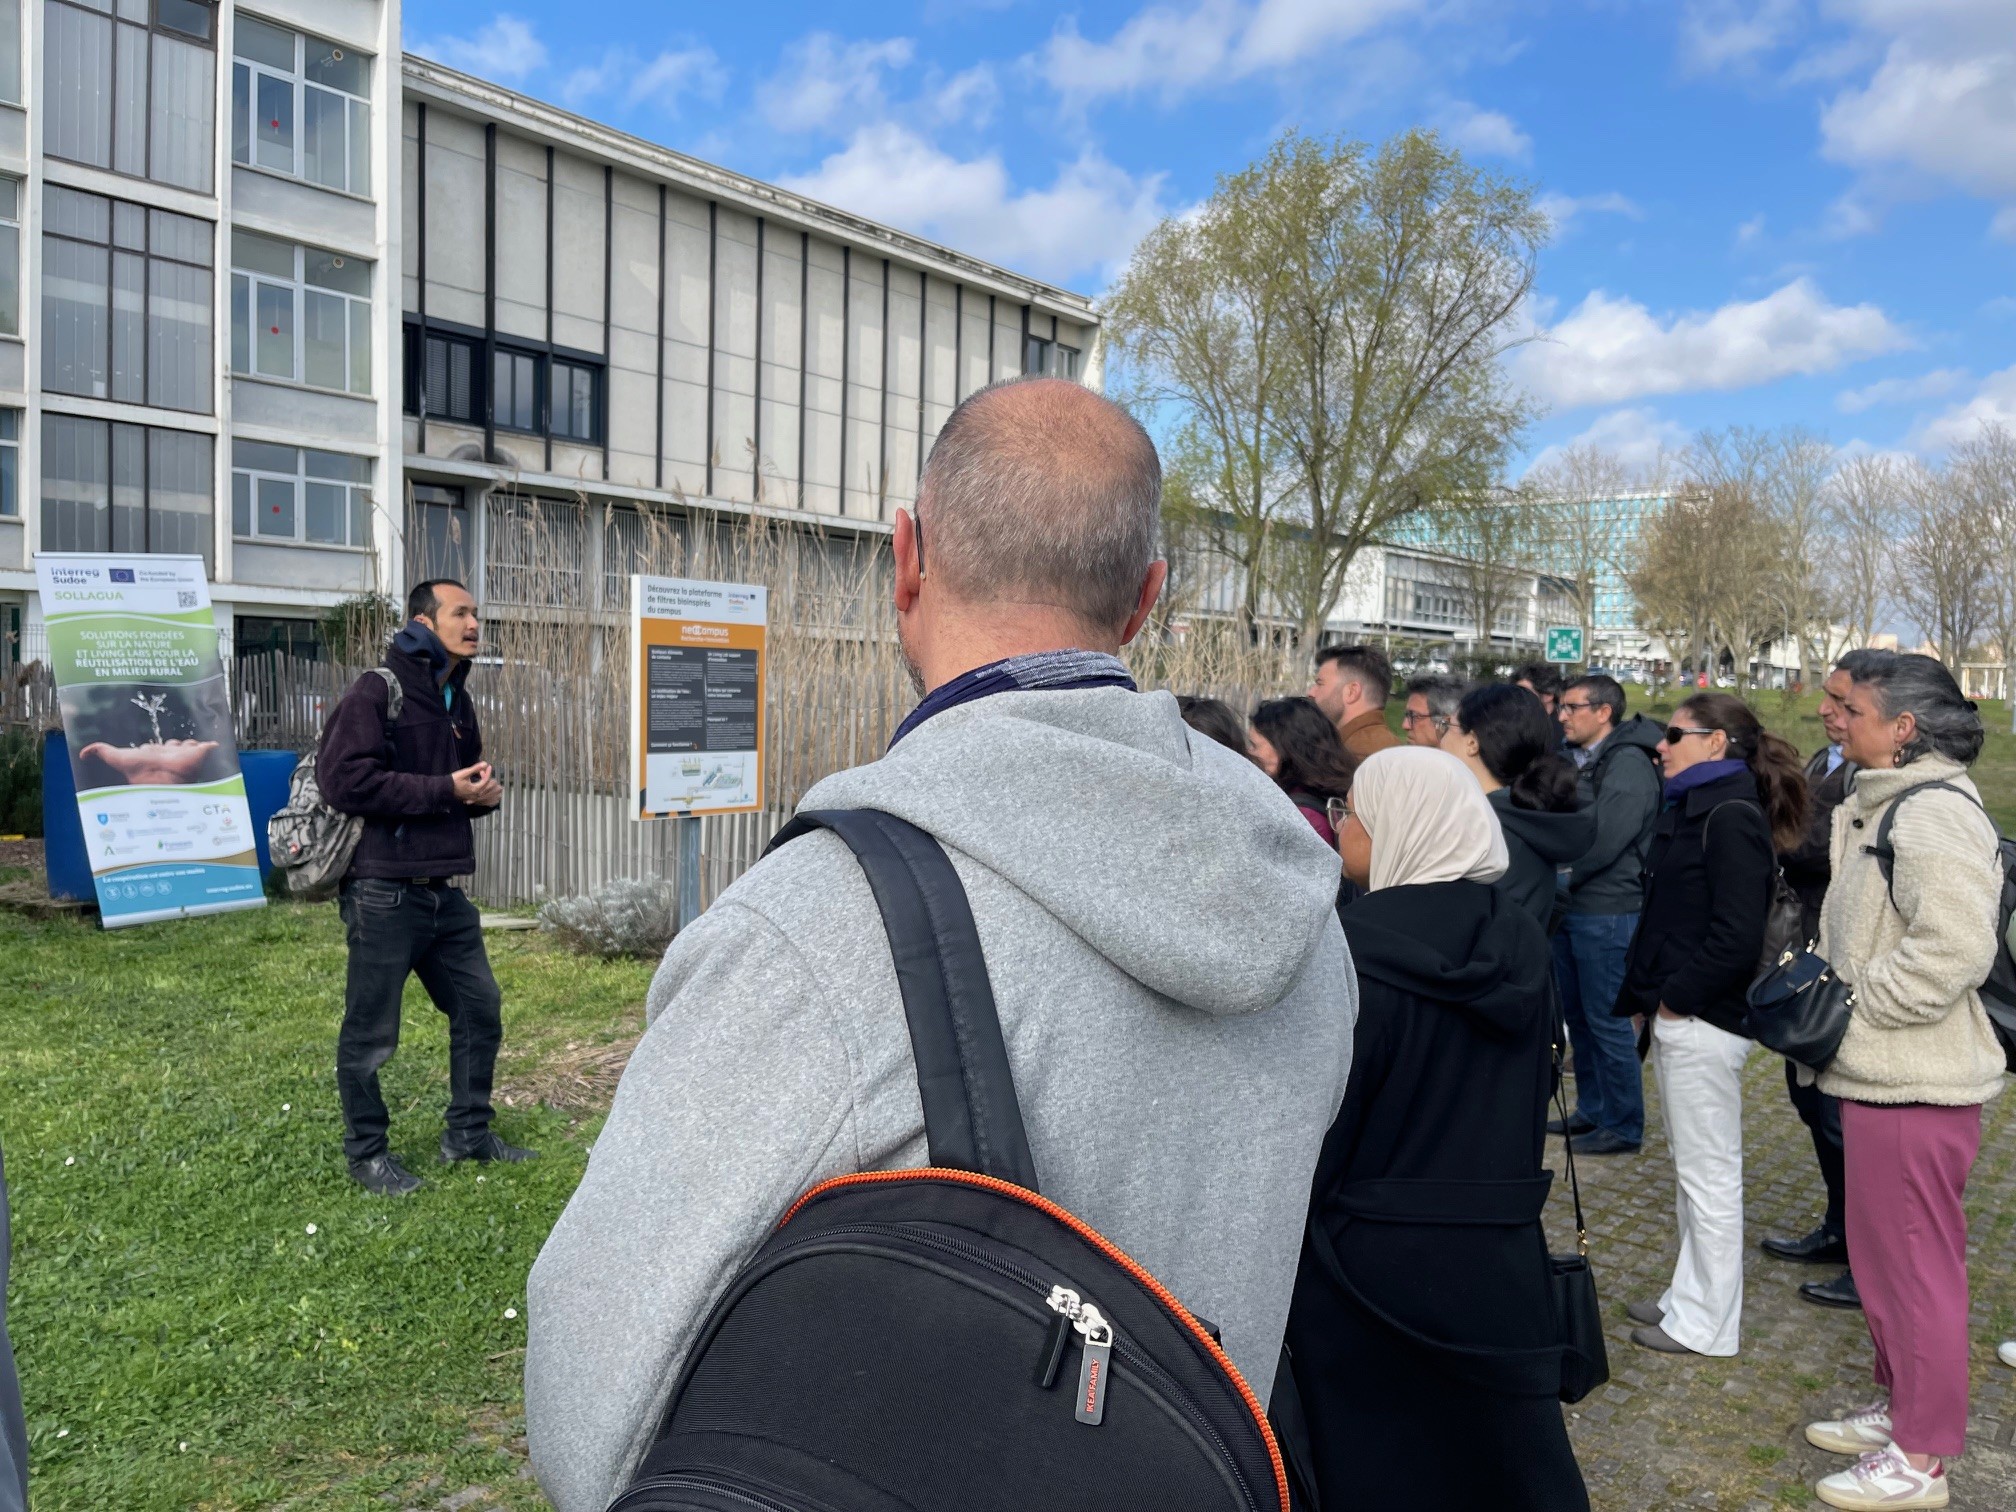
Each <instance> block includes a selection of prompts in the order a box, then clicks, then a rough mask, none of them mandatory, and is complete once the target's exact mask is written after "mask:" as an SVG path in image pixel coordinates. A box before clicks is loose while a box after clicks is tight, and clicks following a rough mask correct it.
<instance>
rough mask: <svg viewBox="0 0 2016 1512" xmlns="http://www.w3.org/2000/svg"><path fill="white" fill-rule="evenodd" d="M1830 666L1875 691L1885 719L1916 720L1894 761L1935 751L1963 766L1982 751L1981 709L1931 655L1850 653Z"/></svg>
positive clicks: (1908, 760)
mask: <svg viewBox="0 0 2016 1512" xmlns="http://www.w3.org/2000/svg"><path fill="white" fill-rule="evenodd" d="M1835 665H1836V666H1838V667H1839V668H1841V670H1842V671H1844V672H1846V673H1847V674H1848V676H1849V679H1850V680H1851V681H1854V682H1858V683H1861V684H1863V685H1864V686H1866V687H1870V688H1874V689H1875V690H1876V701H1877V702H1878V703H1879V704H1881V705H1882V707H1883V717H1884V718H1885V719H1895V718H1897V717H1898V716H1899V715H1902V714H1909V715H1910V716H1911V717H1912V718H1913V719H1915V720H1917V722H1918V737H1917V739H1915V740H1913V741H1912V742H1911V743H1910V744H1909V745H1907V746H1900V747H1899V748H1898V751H1897V765H1899V766H1909V765H1910V764H1911V763H1912V762H1914V761H1916V760H1917V759H1918V758H1919V757H1921V756H1924V755H1926V754H1928V753H1930V752H1933V751H1937V752H1938V753H1939V754H1940V755H1941V756H1944V757H1947V758H1949V759H1950V760H1953V761H1957V762H1959V763H1960V764H1961V765H1962V766H1972V765H1973V764H1974V759H1975V758H1976V757H1977V756H1979V755H1980V754H1981V746H1982V744H1983V743H1984V742H1985V741H1986V740H1987V738H1988V731H1987V729H1986V727H1985V726H1984V725H1983V724H1982V723H1981V714H1980V711H1979V710H1977V709H1976V708H1975V707H1974V704H1973V703H1972V702H1971V701H1970V700H1969V699H1968V697H1967V695H1966V694H1964V693H1962V692H1961V691H1960V684H1958V683H1957V682H1955V681H1953V674H1952V673H1951V672H1948V671H1947V670H1946V668H1945V667H1944V666H1942V665H1941V664H1940V663H1939V661H1938V660H1937V659H1936V658H1934V657H1930V656H1920V655H1918V654H1917V653H1916V652H1897V651H1850V652H1849V653H1848V654H1847V655H1846V656H1844V657H1842V658H1841V660H1840V661H1838V662H1836V663H1835Z"/></svg>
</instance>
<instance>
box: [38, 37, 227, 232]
mask: <svg viewBox="0 0 2016 1512" xmlns="http://www.w3.org/2000/svg"><path fill="white" fill-rule="evenodd" d="M43 21H44V36H43V45H42V53H43V70H42V93H43V97H44V98H43V112H42V133H43V142H42V145H43V148H44V150H45V151H47V152H48V153H49V155H50V156H51V157H59V158H68V159H69V160H70V161H72V162H75V163H88V164H90V165H91V166H92V167H94V168H109V169H111V170H112V171H113V172H114V173H127V174H131V175H133V176H134V177H135V178H145V179H152V180H153V181H154V182H156V183H161V184H174V185H176V186H177V187H178V188H182V189H193V190H195V191H196V192H197V193H199V194H208V193H210V192H211V191H212V189H213V187H214V185H213V183H212V178H211V142H212V140H213V132H214V127H215V119H214V115H213V102H214V100H215V97H216V92H217V91H216V75H217V54H216V50H215V49H216V28H217V10H216V7H215V6H214V5H212V4H209V3H206V0H117V7H116V14H115V7H114V0H47V4H46V9H45V10H44V12H43Z"/></svg>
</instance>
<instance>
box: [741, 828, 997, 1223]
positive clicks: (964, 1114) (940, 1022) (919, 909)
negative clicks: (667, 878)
mask: <svg viewBox="0 0 2016 1512" xmlns="http://www.w3.org/2000/svg"><path fill="white" fill-rule="evenodd" d="M815 829H823V830H828V831H830V832H831V833H833V834H835V835H838V836H839V837H840V839H841V840H843V841H845V842H846V845H847V848H848V849H849V850H851V851H853V852H854V857H855V859H856V860H857V861H859V862H860V863H861V870H862V871H863V872H865V873H866V874H867V877H868V886H869V888H870V890H871V891H873V893H874V894H875V906H876V907H877V908H878V909H880V910H881V913H882V925H883V928H884V929H885V930H886V931H887V932H888V935H889V952H890V955H891V957H892V958H893V959H894V961H895V963H896V982H897V986H898V987H899V988H900V989H901V991H902V994H903V1015H904V1017H905V1018H906V1019H907V1020H908V1021H909V1027H910V1050H911V1054H912V1056H913V1057H914V1058H915V1059H916V1062H917V1092H918V1096H919V1098H920V1099H921V1101H922V1102H923V1104H924V1137H925V1141H926V1143H927V1144H928V1146H929V1148H930V1158H931V1164H933V1165H934V1166H943V1167H947V1168H950V1169H952V1170H959V1171H973V1172H975V1173H977V1174H979V1175H982V1176H993V1177H997V1178H999V1179H1000V1180H1002V1181H1009V1182H1013V1183H1014V1184H1015V1185H1016V1186H1019V1187H1024V1188H1026V1189H1027V1190H1029V1191H1032V1192H1033V1191H1035V1190H1036V1162H1035V1159H1034V1157H1033V1156H1031V1155H1030V1153H1029V1136H1028V1134H1027V1132H1026V1131H1025V1130H1024V1128H1023V1126H1022V1108H1021V1104H1020V1103H1019V1102H1018V1100H1017V1099H1016V1096H1015V1079H1014V1076H1013V1075H1012V1074H1011V1072H1010V1070H1009V1066H1008V1048H1007V1046H1006V1045H1005V1044H1004V1043H1003V1042H1002V1038H1001V1020H1000V1017H999V1015H998V1014H997V1013H996V1012H995V1008H994V989H993V986H992V984H991V983H990V982H989V981H988V979H987V959H986V957H985V956H984V955H983V954H982V952H981V948H980V934H979V931H978V930H977V929H976V928H975V927H974V924H973V908H972V905H971V904H970V903H969V902H968V901H967V898H966V889H965V888H964V887H963V886H961V885H960V882H959V873H958V872H956V871H954V870H953V869H952V861H951V858H950V857H948V856H947V855H946V854H945V850H944V847H943V846H941V845H939V843H938V842H937V841H936V840H934V839H933V838H932V837H931V836H930V835H929V834H927V833H925V832H924V831H923V830H921V829H919V828H917V826H916V825H914V824H911V823H909V822H908V821H907V820H903V819H898V818H897V817H896V816H895V815H894V814H885V813H882V812H880V811H879V810H876V809H826V810H821V811H819V812H814V813H801V814H799V815H798V816H797V817H796V818H795V819H793V820H792V821H791V822H790V824H788V825H786V826H785V827H784V829H782V830H781V831H779V832H778V835H777V838H776V839H774V840H772V841H771V842H770V845H769V847H768V850H766V852H765V854H768V851H770V850H776V849H777V848H778V847H779V846H782V845H786V844H788V843H789V842H791V841H792V840H795V839H797V838H798V837H799V836H800V835H803V834H807V833H809V832H810V831H812V830H815Z"/></svg>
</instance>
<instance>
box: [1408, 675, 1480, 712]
mask: <svg viewBox="0 0 2016 1512" xmlns="http://www.w3.org/2000/svg"><path fill="white" fill-rule="evenodd" d="M1469 691H1470V684H1469V683H1467V682H1465V681H1464V680H1463V679H1462V678H1460V677H1451V676H1450V675H1449V674H1447V673H1446V672H1424V673H1422V674H1421V676H1419V677H1410V678H1409V679H1408V680H1407V696H1408V697H1409V698H1412V697H1413V696H1414V695H1415V694H1416V693H1419V694H1420V695H1421V696H1422V697H1423V698H1424V699H1426V700H1427V701H1428V712H1429V714H1430V715H1431V716H1433V717H1434V718H1436V719H1454V718H1455V717H1456V706H1457V705H1458V704H1460V703H1462V702H1463V695H1464V694H1466V693H1468V692H1469Z"/></svg>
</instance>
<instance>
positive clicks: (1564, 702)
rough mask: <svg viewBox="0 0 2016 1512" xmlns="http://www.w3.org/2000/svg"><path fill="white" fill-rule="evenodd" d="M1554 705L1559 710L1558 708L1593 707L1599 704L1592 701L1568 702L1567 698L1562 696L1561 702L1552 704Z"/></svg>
mask: <svg viewBox="0 0 2016 1512" xmlns="http://www.w3.org/2000/svg"><path fill="white" fill-rule="evenodd" d="M1554 707H1555V708H1556V709H1557V710H1559V709H1594V708H1597V707H1600V706H1599V705H1597V704H1593V703H1570V702H1568V700H1567V699H1565V698H1564V699H1562V700H1561V702H1559V703H1557V704H1556V705H1554Z"/></svg>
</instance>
